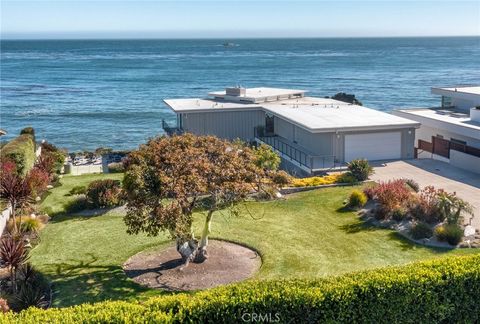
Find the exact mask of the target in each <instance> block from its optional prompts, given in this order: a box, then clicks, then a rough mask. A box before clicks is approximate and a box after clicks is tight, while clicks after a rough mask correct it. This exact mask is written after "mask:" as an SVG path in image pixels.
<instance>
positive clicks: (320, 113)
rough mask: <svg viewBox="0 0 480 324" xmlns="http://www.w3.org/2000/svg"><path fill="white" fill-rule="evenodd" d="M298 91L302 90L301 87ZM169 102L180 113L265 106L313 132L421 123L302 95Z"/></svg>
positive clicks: (382, 127)
mask: <svg viewBox="0 0 480 324" xmlns="http://www.w3.org/2000/svg"><path fill="white" fill-rule="evenodd" d="M254 89H258V88H254ZM262 89H263V88H262ZM268 89H270V88H268ZM278 90H279V92H278V93H280V91H282V90H284V89H278ZM285 91H287V90H285ZM288 91H290V90H288ZM270 93H273V92H270ZM294 93H298V91H296V92H294ZM165 103H166V104H167V105H168V106H169V107H170V108H171V109H172V110H173V111H175V112H177V113H187V112H221V111H232V110H263V111H265V112H267V113H271V114H273V115H276V116H277V117H280V118H282V119H285V120H288V121H290V122H291V123H293V124H296V125H297V126H299V127H302V128H304V129H307V130H308V131H310V132H332V131H341V130H351V131H353V130H362V129H378V130H380V129H393V128H405V127H419V126H420V124H419V123H418V122H416V121H412V120H409V119H406V118H402V117H399V116H395V115H392V114H389V113H385V112H382V111H378V110H375V109H370V108H366V107H363V106H357V105H352V104H349V103H345V102H342V101H338V100H333V99H328V98H317V97H300V98H292V99H284V100H276V101H267V102H262V103H242V102H228V101H224V100H215V99H200V98H192V99H167V100H165Z"/></svg>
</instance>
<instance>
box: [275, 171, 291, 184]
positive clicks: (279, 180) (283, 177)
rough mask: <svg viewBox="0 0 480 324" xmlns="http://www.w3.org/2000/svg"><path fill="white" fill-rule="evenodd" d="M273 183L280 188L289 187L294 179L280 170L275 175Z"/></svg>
mask: <svg viewBox="0 0 480 324" xmlns="http://www.w3.org/2000/svg"><path fill="white" fill-rule="evenodd" d="M272 181H273V183H275V184H276V185H279V186H287V185H289V184H290V182H291V181H292V177H291V176H290V175H289V174H288V173H287V172H285V171H283V170H280V171H277V172H275V173H274V174H273V176H272Z"/></svg>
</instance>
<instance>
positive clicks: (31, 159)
mask: <svg viewBox="0 0 480 324" xmlns="http://www.w3.org/2000/svg"><path fill="white" fill-rule="evenodd" d="M0 157H1V160H2V161H5V160H10V161H12V162H14V163H15V165H16V167H17V172H18V173H19V174H20V175H23V176H24V175H26V174H27V173H28V171H30V170H31V169H32V168H33V165H34V163H35V140H34V137H33V136H32V135H30V134H22V135H20V136H18V137H16V138H14V139H13V140H11V141H10V142H8V143H7V144H6V145H5V146H3V147H2V149H1V152H0Z"/></svg>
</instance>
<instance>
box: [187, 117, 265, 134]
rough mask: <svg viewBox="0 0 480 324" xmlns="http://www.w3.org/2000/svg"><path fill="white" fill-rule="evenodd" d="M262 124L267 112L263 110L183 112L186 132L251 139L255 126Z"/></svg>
mask: <svg viewBox="0 0 480 324" xmlns="http://www.w3.org/2000/svg"><path fill="white" fill-rule="evenodd" d="M260 125H265V113H264V112H263V111H261V110H249V111H226V112H225V111H222V112H199V113H184V114H182V127H183V130H185V131H186V132H189V133H193V134H196V135H215V136H218V137H221V138H225V139H229V140H233V139H237V138H239V139H241V140H243V141H251V140H253V139H254V128H255V127H256V126H260Z"/></svg>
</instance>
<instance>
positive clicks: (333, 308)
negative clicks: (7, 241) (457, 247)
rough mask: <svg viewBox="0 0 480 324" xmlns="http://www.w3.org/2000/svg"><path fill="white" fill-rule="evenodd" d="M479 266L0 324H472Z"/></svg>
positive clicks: (440, 266) (477, 306)
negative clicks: (262, 322)
mask: <svg viewBox="0 0 480 324" xmlns="http://www.w3.org/2000/svg"><path fill="white" fill-rule="evenodd" d="M479 265H480V255H471V256H463V257H449V258H443V259H437V260H433V261H426V262H421V263H416V264H410V265H406V266H399V267H389V268H382V269H378V270H372V271H364V272H358V273H352V274H348V275H344V276H340V277H331V278H327V279H318V280H277V281H249V282H245V283H242V284H236V285H230V286H225V287H220V288H215V289H212V290H207V291H203V292H198V293H195V294H191V295H189V294H184V293H182V294H176V295H169V296H162V297H154V298H151V299H149V300H148V301H146V302H144V303H138V302H119V301H117V302H102V303H97V304H93V305H88V304H87V305H79V306H74V307H69V308H63V309H49V310H46V311H44V310H38V309H29V310H26V311H24V312H22V313H20V314H12V313H10V314H9V315H7V316H5V318H4V319H5V322H9V323H74V322H76V323H78V322H83V323H87V322H105V323H107V322H108V323H120V322H122V323H123V322H129V323H137V322H138V323H140V322H142V323H149V322H176V323H180V322H188V323H200V322H215V323H232V322H242V316H243V319H244V320H249V319H250V321H252V320H251V319H252V315H251V314H253V313H255V314H257V315H256V316H257V319H258V318H259V317H258V316H259V315H260V314H261V315H262V316H269V318H270V319H271V320H272V321H275V320H276V319H277V318H278V319H280V322H289V323H300V322H302V323H317V322H322V323H323V322H332V323H351V322H369V323H376V322H379V323H384V322H389V321H390V322H412V323H423V322H428V323H431V322H453V323H467V322H468V323H473V322H478V321H480V303H479V302H478V298H479V296H480V266H479ZM244 314H248V315H244ZM268 314H270V315H268ZM277 314H278V315H277ZM263 318H265V317H263Z"/></svg>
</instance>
